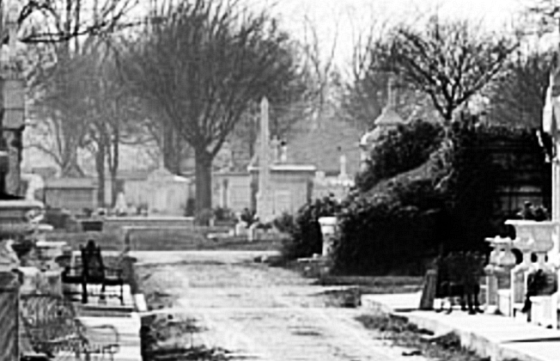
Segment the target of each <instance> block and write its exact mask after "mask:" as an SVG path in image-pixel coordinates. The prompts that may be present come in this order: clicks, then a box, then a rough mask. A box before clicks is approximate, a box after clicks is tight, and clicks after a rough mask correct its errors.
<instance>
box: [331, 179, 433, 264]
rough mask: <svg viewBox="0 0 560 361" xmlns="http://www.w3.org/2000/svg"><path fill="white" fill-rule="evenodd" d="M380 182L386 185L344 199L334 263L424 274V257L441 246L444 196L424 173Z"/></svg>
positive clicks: (339, 217)
mask: <svg viewBox="0 0 560 361" xmlns="http://www.w3.org/2000/svg"><path fill="white" fill-rule="evenodd" d="M376 188H377V187H376ZM380 188H383V189H384V191H383V192H379V193H375V192H369V193H367V194H361V195H356V196H354V197H352V198H350V199H348V200H346V202H344V204H343V208H342V210H341V211H340V212H339V214H338V220H339V226H340V232H339V234H338V238H337V240H336V242H335V246H334V263H335V268H336V269H337V270H338V271H341V272H344V273H358V274H387V273H391V272H398V273H408V274H420V273H422V272H423V271H424V268H423V262H424V260H425V259H426V258H429V257H431V256H433V255H434V254H435V253H436V252H437V243H438V242H437V240H438V239H439V236H438V234H437V228H436V227H435V225H436V224H437V223H438V219H439V217H440V212H441V208H442V207H441V199H440V196H439V194H437V192H433V187H432V185H431V182H430V180H429V179H425V178H414V177H407V176H401V177H399V179H396V180H395V181H393V182H391V183H390V184H387V185H383V186H381V185H380V186H379V187H378V189H380ZM374 189H375V188H374Z"/></svg>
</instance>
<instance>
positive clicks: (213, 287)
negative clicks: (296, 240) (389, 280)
mask: <svg viewBox="0 0 560 361" xmlns="http://www.w3.org/2000/svg"><path fill="white" fill-rule="evenodd" d="M262 254H263V253H262V252H258V253H255V252H239V251H234V252H225V251H224V252H222V251H208V252H205V251H192V252H190V251H189V252H135V253H134V256H135V257H136V258H138V263H137V269H138V275H139V277H140V279H141V282H142V285H143V287H144V288H145V291H151V292H157V293H159V294H162V295H163V294H167V295H169V296H171V301H169V304H168V305H166V307H167V308H166V309H164V310H162V312H172V313H175V314H181V315H184V316H185V317H188V318H193V319H195V320H196V323H197V325H199V326H200V327H201V328H202V331H200V332H196V333H195V334H193V335H192V340H191V342H193V343H203V344H204V345H205V346H207V347H218V348H223V349H226V350H228V351H230V352H231V353H232V355H233V356H235V357H238V358H240V359H241V358H242V359H248V360H262V361H297V360H301V361H304V360H305V361H307V360H313V361H331V360H332V361H334V360H336V361H346V360H348V361H350V360H352V361H362V360H363V361H366V360H367V361H397V360H399V361H400V360H403V361H404V360H407V361H419V360H425V358H423V357H421V356H403V351H406V350H404V349H402V348H399V347H394V346H391V344H390V342H389V341H384V340H381V339H380V338H379V337H378V336H379V335H378V334H376V333H374V332H373V331H369V330H366V329H364V328H363V327H362V326H361V324H359V323H358V322H357V321H356V320H355V317H356V316H358V315H361V314H364V313H365V311H364V310H361V309H359V308H345V307H333V305H332V298H329V297H327V296H326V295H325V292H329V291H332V289H333V288H332V287H331V288H326V287H321V286H316V285H313V284H312V282H313V280H311V279H306V278H302V277H300V276H299V275H298V274H296V273H294V272H291V271H289V270H285V269H282V268H274V267H269V266H267V265H266V264H262V263H257V262H254V259H255V257H257V256H258V255H262ZM170 308H171V309H170Z"/></svg>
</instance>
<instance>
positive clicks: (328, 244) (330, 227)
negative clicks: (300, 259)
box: [319, 217, 337, 258]
mask: <svg viewBox="0 0 560 361" xmlns="http://www.w3.org/2000/svg"><path fill="white" fill-rule="evenodd" d="M319 224H320V225H321V234H322V236H323V249H322V254H321V255H322V256H323V257H325V258H331V256H332V251H333V243H334V239H335V235H336V232H337V220H336V217H321V218H319Z"/></svg>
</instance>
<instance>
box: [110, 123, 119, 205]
mask: <svg viewBox="0 0 560 361" xmlns="http://www.w3.org/2000/svg"><path fill="white" fill-rule="evenodd" d="M117 116H118V115H117ZM117 122H118V120H117ZM120 139H121V134H120V124H119V123H117V124H116V125H115V127H114V134H113V139H112V148H113V156H112V159H111V160H112V161H111V162H110V163H109V171H110V172H111V204H112V205H113V206H115V205H116V203H117V196H118V194H117V193H118V191H119V189H118V186H117V181H118V180H117V173H118V171H119V164H120V163H119V157H120V146H119V140H120Z"/></svg>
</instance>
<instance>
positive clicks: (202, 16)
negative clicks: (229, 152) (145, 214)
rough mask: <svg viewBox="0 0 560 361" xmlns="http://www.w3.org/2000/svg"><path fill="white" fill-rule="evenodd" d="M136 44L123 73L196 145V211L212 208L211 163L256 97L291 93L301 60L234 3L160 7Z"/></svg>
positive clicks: (259, 17) (282, 38) (261, 17)
mask: <svg viewBox="0 0 560 361" xmlns="http://www.w3.org/2000/svg"><path fill="white" fill-rule="evenodd" d="M158 11H159V15H158V19H160V20H161V21H160V22H159V23H158V24H152V25H151V26H149V27H147V28H146V29H145V32H144V33H143V34H141V38H138V39H136V45H134V44H131V45H130V49H129V54H128V55H129V58H128V60H127V61H126V62H125V63H124V64H126V67H125V71H124V74H125V78H126V79H127V81H128V82H129V84H130V87H131V89H133V91H134V92H135V94H136V95H138V96H139V97H141V98H142V99H144V100H145V102H146V104H148V106H149V107H151V108H153V109H157V110H158V111H159V112H161V113H162V114H164V115H165V118H166V119H168V120H169V121H170V122H171V124H173V128H174V129H175V131H176V132H177V133H178V134H180V135H181V137H182V138H183V139H184V140H185V141H186V142H187V143H188V144H189V145H190V146H191V147H192V148H193V150H194V153H195V162H196V169H195V171H196V209H197V210H198V211H200V210H202V209H207V208H210V207H211V170H212V161H213V159H214V157H215V156H216V154H217V153H218V151H219V150H220V148H221V147H222V145H223V143H224V142H225V141H226V138H227V136H228V135H229V134H230V132H231V131H232V129H233V128H234V126H235V125H236V124H237V123H238V121H239V120H240V119H241V118H242V116H243V114H244V113H245V112H246V111H247V109H248V107H249V105H250V104H251V102H256V101H259V99H260V98H262V97H264V96H267V97H269V98H271V101H272V99H274V98H275V96H277V95H278V96H282V95H286V96H288V95H289V94H290V93H289V91H286V90H283V89H290V87H291V86H292V84H294V83H296V84H299V82H298V81H297V79H298V76H299V75H300V72H299V64H298V63H297V62H296V61H295V59H294V56H293V49H292V46H291V42H290V39H289V37H288V35H287V34H286V33H283V32H281V31H280V30H279V29H278V27H277V24H276V22H275V21H274V20H271V19H270V18H269V17H268V16H267V15H266V14H264V13H260V14H256V15H255V14H252V13H250V12H248V11H247V10H245V9H242V8H240V7H239V5H238V4H236V3H235V2H233V3H232V2H226V1H205V0H195V1H192V2H190V3H180V4H178V5H176V6H169V7H162V8H159V9H158Z"/></svg>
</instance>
